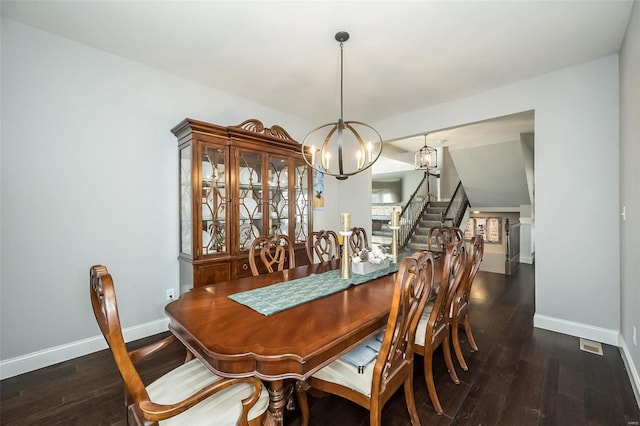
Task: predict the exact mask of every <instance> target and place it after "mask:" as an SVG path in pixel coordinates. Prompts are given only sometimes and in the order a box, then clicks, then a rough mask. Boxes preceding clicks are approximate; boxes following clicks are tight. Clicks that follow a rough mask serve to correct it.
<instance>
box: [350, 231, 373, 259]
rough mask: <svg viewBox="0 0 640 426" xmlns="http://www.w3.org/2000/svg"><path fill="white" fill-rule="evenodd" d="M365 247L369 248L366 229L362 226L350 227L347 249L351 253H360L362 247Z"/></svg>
mask: <svg viewBox="0 0 640 426" xmlns="http://www.w3.org/2000/svg"><path fill="white" fill-rule="evenodd" d="M365 248H369V239H368V238H367V231H365V230H364V228H358V227H354V228H351V235H349V249H350V250H351V254H354V253H360V252H361V251H362V249H365Z"/></svg>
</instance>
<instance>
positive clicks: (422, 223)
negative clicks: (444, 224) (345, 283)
mask: <svg viewBox="0 0 640 426" xmlns="http://www.w3.org/2000/svg"><path fill="white" fill-rule="evenodd" d="M418 226H419V227H420V228H427V229H429V228H431V227H432V226H440V221H439V220H437V221H436V220H421V221H420V223H419V225H418Z"/></svg>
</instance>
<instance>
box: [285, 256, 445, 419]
mask: <svg viewBox="0 0 640 426" xmlns="http://www.w3.org/2000/svg"><path fill="white" fill-rule="evenodd" d="M433 278H434V259H433V255H432V254H431V253H420V252H418V253H414V254H413V255H411V256H409V257H407V258H405V259H404V260H403V261H402V263H401V264H400V268H399V270H398V273H397V275H396V280H395V287H394V293H393V299H392V301H391V310H390V312H389V317H388V319H387V325H386V328H385V330H384V333H383V334H382V338H381V339H380V340H381V342H380V341H378V340H375V339H374V343H375V342H378V343H377V345H375V346H378V353H377V355H376V354H375V352H374V358H373V360H371V362H369V363H368V364H366V365H362V366H359V367H356V366H354V365H353V364H351V363H349V362H347V361H346V360H345V359H347V358H348V356H349V355H350V354H353V353H354V352H356V351H358V350H359V349H360V348H362V346H358V347H356V348H355V349H352V350H351V351H350V352H348V353H347V354H345V355H343V356H341V357H340V358H338V359H336V360H334V361H333V362H331V363H330V364H328V365H327V366H325V367H323V368H322V369H321V370H319V371H318V372H316V373H315V374H313V375H312V376H311V377H310V378H309V379H308V380H306V381H301V382H298V384H297V386H296V388H297V397H298V405H299V406H300V412H301V424H302V425H303V426H306V425H308V424H309V407H308V401H307V391H308V390H309V389H315V390H319V391H322V392H326V393H331V394H334V395H338V396H341V397H343V398H346V399H348V400H350V401H352V402H354V403H356V404H358V405H360V406H362V407H364V408H366V409H368V410H369V421H370V424H371V425H372V426H378V425H380V422H381V416H382V408H383V406H384V404H385V403H386V402H387V401H388V400H389V398H391V396H392V395H393V394H394V393H395V392H396V390H398V389H399V388H400V387H401V386H403V387H404V396H405V402H406V404H407V410H408V411H409V416H410V418H411V423H412V424H413V425H419V424H420V420H419V419H418V413H417V410H416V405H415V399H414V395H413V346H414V341H415V331H416V327H417V325H418V320H419V319H420V314H421V312H422V310H423V309H424V306H425V303H426V301H427V299H428V298H429V294H430V293H431V289H432V287H433ZM365 285H366V284H365ZM367 344H368V343H367ZM365 349H367V348H365ZM369 350H374V349H372V348H369Z"/></svg>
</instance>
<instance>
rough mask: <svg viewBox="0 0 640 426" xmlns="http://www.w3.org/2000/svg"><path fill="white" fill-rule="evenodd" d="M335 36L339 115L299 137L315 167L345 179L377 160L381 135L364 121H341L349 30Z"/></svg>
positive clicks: (307, 161)
mask: <svg viewBox="0 0 640 426" xmlns="http://www.w3.org/2000/svg"><path fill="white" fill-rule="evenodd" d="M335 38H336V41H338V42H340V119H339V120H338V121H337V122H336V123H328V124H324V125H322V126H320V127H316V128H315V129H313V130H312V131H311V132H309V134H307V136H305V138H304V140H303V141H302V155H303V157H304V161H306V163H307V164H308V165H309V166H311V168H313V169H314V170H316V171H318V172H320V173H325V174H327V175H329V176H335V177H336V178H337V179H340V180H344V179H347V178H348V177H349V176H353V175H355V174H357V173H360V172H362V171H364V170H366V169H368V168H369V167H371V166H372V165H373V163H375V162H376V161H377V160H378V158H379V157H380V154H382V138H381V137H380V134H379V133H378V132H377V131H376V129H374V128H373V127H371V126H369V125H368V124H366V123H363V122H360V121H344V103H343V80H344V76H343V75H344V71H343V69H344V67H343V56H344V55H343V50H344V49H343V46H344V42H345V41H347V40H349V33H348V32H346V31H340V32H338V33H337V34H336V36H335ZM356 129H357V130H356Z"/></svg>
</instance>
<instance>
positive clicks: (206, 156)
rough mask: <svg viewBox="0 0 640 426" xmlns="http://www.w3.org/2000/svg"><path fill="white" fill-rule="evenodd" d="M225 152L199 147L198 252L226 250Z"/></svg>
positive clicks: (220, 251)
mask: <svg viewBox="0 0 640 426" xmlns="http://www.w3.org/2000/svg"><path fill="white" fill-rule="evenodd" d="M226 153H227V151H226V150H225V149H222V148H216V147H211V146H206V145H205V146H203V147H202V152H201V156H202V174H201V179H202V241H201V243H202V254H203V255H207V254H217V253H224V252H226V251H227V198H228V197H227V187H226V181H225V171H226V169H227V164H226V162H227V155H226Z"/></svg>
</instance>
